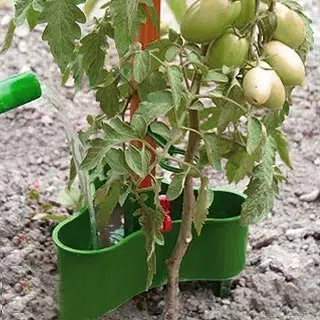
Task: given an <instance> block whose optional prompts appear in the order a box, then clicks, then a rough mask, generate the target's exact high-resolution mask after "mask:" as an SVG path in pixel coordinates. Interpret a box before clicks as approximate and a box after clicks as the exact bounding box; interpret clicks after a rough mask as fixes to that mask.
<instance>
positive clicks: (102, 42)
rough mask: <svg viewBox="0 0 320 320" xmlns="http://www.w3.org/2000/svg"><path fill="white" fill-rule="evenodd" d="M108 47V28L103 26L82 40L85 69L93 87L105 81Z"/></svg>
mask: <svg viewBox="0 0 320 320" xmlns="http://www.w3.org/2000/svg"><path fill="white" fill-rule="evenodd" d="M102 23H104V22H102ZM108 47H109V45H108V42H107V34H106V28H104V27H103V26H101V25H100V26H98V28H96V29H95V30H93V31H92V32H91V33H89V34H87V35H86V36H85V37H84V38H82V39H81V47H80V54H81V55H83V59H82V63H83V67H84V69H85V70H86V73H87V75H88V77H89V81H90V85H91V86H95V85H97V84H99V82H101V81H102V80H103V77H102V75H101V74H102V72H103V69H104V64H105V55H106V51H107V49H108Z"/></svg>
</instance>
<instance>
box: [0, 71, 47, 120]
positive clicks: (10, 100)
mask: <svg viewBox="0 0 320 320" xmlns="http://www.w3.org/2000/svg"><path fill="white" fill-rule="evenodd" d="M41 95H42V91H41V86H40V82H39V80H38V79H37V77H36V76H35V75H34V74H33V73H32V72H24V73H21V74H18V75H15V76H13V77H11V78H8V79H5V80H1V81H0V114H1V113H5V112H7V111H9V110H12V109H14V108H17V107H20V106H22V105H24V104H26V103H28V102H30V101H33V100H36V99H38V98H40V97H41Z"/></svg>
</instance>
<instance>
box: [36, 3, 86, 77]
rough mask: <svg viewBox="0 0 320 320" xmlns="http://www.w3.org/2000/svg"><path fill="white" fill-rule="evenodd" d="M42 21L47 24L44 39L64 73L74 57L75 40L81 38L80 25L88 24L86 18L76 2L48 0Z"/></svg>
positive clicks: (41, 17)
mask: <svg viewBox="0 0 320 320" xmlns="http://www.w3.org/2000/svg"><path fill="white" fill-rule="evenodd" d="M40 20H41V21H42V22H43V23H47V26H46V28H45V30H44V32H43V39H44V40H46V41H48V43H49V45H50V49H51V52H52V54H53V56H54V58H55V60H56V62H57V64H58V65H59V67H60V69H61V72H64V71H65V70H66V68H67V65H68V63H69V62H70V59H71V57H72V54H73V51H74V48H75V40H76V39H80V37H81V29H80V26H79V24H78V23H84V22H86V17H85V15H84V14H83V12H82V11H81V10H80V9H79V8H78V7H77V5H76V4H75V3H74V0H48V1H46V3H45V6H44V9H43V11H42V13H41V16H40Z"/></svg>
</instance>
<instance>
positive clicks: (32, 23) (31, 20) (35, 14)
mask: <svg viewBox="0 0 320 320" xmlns="http://www.w3.org/2000/svg"><path fill="white" fill-rule="evenodd" d="M40 14H41V12H40V11H37V10H35V9H34V7H33V6H31V7H30V9H29V10H28V12H27V21H28V25H29V28H30V30H33V29H34V28H35V27H36V26H37V25H38V23H39V17H40Z"/></svg>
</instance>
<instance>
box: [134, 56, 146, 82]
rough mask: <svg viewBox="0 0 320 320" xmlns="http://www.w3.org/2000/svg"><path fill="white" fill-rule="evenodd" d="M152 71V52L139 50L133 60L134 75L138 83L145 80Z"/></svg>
mask: <svg viewBox="0 0 320 320" xmlns="http://www.w3.org/2000/svg"><path fill="white" fill-rule="evenodd" d="M149 72H150V54H149V52H148V51H142V52H138V53H137V54H136V55H135V56H134V60H133V77H134V80H135V81H137V82H138V83H141V82H142V81H144V80H145V79H146V77H147V75H148V73H149Z"/></svg>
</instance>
